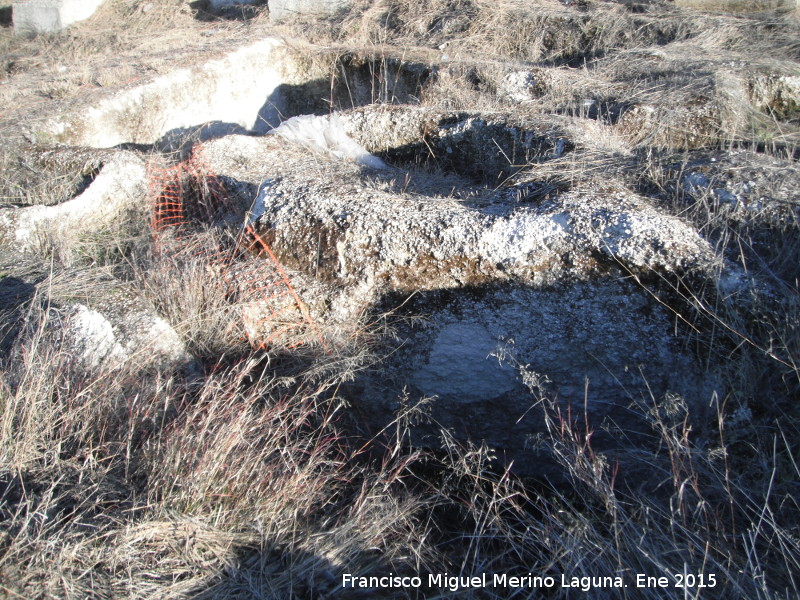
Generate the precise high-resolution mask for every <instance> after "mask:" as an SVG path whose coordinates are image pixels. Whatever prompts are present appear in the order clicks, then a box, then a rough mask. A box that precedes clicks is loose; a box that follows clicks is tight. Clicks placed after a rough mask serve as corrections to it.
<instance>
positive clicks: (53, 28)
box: [12, 0, 103, 34]
mask: <svg viewBox="0 0 800 600" xmlns="http://www.w3.org/2000/svg"><path fill="white" fill-rule="evenodd" d="M102 3H103V0H16V1H15V2H14V4H13V6H12V15H13V20H14V33H16V34H36V33H54V32H57V31H61V30H62V29H65V28H66V27H68V26H69V25H72V24H73V23H76V22H78V21H83V20H84V19H88V18H89V17H91V16H92V15H93V14H94V12H95V11H96V10H97V8H98V7H99V6H100V5H101V4H102Z"/></svg>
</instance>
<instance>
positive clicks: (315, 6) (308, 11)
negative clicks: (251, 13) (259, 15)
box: [269, 0, 350, 22]
mask: <svg viewBox="0 0 800 600" xmlns="http://www.w3.org/2000/svg"><path fill="white" fill-rule="evenodd" d="M349 4H350V0H269V17H270V20H271V21H273V22H280V21H285V20H287V19H291V18H292V17H299V16H325V15H332V14H334V13H335V12H336V11H338V10H341V9H343V8H346V7H347V6H348V5H349Z"/></svg>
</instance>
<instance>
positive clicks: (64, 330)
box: [0, 248, 194, 369]
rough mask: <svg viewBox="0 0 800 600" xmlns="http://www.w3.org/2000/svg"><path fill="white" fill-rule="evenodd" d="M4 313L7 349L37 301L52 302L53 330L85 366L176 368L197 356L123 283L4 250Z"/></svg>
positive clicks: (0, 281) (0, 297)
mask: <svg viewBox="0 0 800 600" xmlns="http://www.w3.org/2000/svg"><path fill="white" fill-rule="evenodd" d="M0 271H1V272H2V275H1V276H0V315H2V317H3V319H2V324H3V327H4V328H5V329H4V331H3V332H2V333H3V338H4V339H3V340H2V345H0V352H6V351H7V350H8V348H9V346H10V344H11V342H12V341H13V340H14V338H15V337H16V336H17V335H18V334H19V333H20V331H21V328H23V327H24V326H25V320H26V318H27V317H28V315H29V311H30V306H31V303H32V302H38V303H39V304H40V305H42V306H47V307H48V331H49V332H50V333H51V334H52V335H53V338H54V341H55V342H56V343H57V344H59V345H60V349H61V351H62V352H63V353H64V356H65V357H68V358H69V359H70V360H75V361H76V362H77V364H78V365H79V366H80V367H81V368H85V369H96V368H105V369H115V368H118V367H120V366H122V365H123V364H124V363H128V365H132V366H133V367H134V368H151V367H155V368H159V369H175V368H185V367H188V366H190V365H191V364H192V362H193V360H194V359H193V357H192V356H191V355H190V354H189V352H188V351H187V350H186V347H185V345H184V343H183V341H182V340H181V339H180V336H179V335H178V334H177V333H176V332H175V330H174V329H173V328H172V327H171V326H170V325H169V324H168V323H167V322H166V321H164V319H162V318H161V317H159V316H158V315H157V314H156V313H155V311H153V309H152V308H151V307H149V306H148V304H147V303H146V302H144V301H143V300H142V299H141V298H140V297H138V296H137V295H136V294H134V293H133V292H132V291H131V290H130V289H128V288H127V287H126V286H125V285H124V284H122V283H120V282H118V281H116V280H114V279H113V278H111V277H109V276H107V275H104V274H102V273H95V272H91V271H87V270H83V269H69V270H63V269H60V270H58V271H54V270H53V267H52V266H49V265H44V264H43V263H41V262H40V261H38V260H36V259H35V258H34V257H32V256H27V255H24V254H19V253H17V252H14V251H12V250H9V249H8V248H4V249H2V250H1V251H0Z"/></svg>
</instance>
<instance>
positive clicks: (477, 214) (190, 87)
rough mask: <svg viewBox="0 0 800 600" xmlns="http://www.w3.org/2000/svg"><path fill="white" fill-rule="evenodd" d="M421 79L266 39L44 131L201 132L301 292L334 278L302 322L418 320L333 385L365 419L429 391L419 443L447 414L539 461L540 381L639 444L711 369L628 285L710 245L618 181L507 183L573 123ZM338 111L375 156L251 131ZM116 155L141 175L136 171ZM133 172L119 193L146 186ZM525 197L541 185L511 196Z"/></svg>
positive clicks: (79, 138)
mask: <svg viewBox="0 0 800 600" xmlns="http://www.w3.org/2000/svg"><path fill="white" fill-rule="evenodd" d="M432 77H435V71H434V70H433V69H431V68H430V67H428V66H425V65H422V64H417V63H409V62H403V61H397V60H386V59H383V58H380V57H358V56H355V55H346V56H339V57H337V58H336V59H335V60H333V59H331V57H330V56H322V57H315V58H314V59H309V58H307V57H303V56H301V55H300V53H297V52H293V51H290V50H289V49H287V48H286V47H285V46H283V45H282V44H281V43H279V42H277V41H275V40H264V41H262V42H258V43H256V44H253V45H251V46H248V47H246V48H243V49H240V50H238V51H237V52H236V53H234V54H232V55H229V56H228V57H225V58H223V59H220V60H218V61H212V62H211V63H207V64H205V65H203V66H202V67H199V68H196V69H193V70H184V71H181V72H178V73H175V74H172V75H170V76H165V77H162V78H160V79H158V80H156V81H154V82H152V83H150V84H147V85H145V86H142V87H138V88H134V89H130V90H126V91H124V92H122V93H120V94H118V95H116V96H110V97H107V98H105V99H103V100H102V101H100V102H99V103H97V104H96V105H95V106H94V107H91V108H89V109H88V110H83V111H81V112H78V113H74V114H73V115H72V116H66V117H63V118H60V119H58V120H57V121H56V122H55V123H54V124H53V126H52V128H51V134H52V135H53V136H54V137H55V139H56V140H58V141H60V142H64V143H70V144H75V145H83V146H92V147H96V148H110V147H115V146H124V145H129V144H138V145H148V146H151V147H152V148H154V149H165V148H174V147H178V146H182V145H184V143H185V142H187V141H188V142H193V141H197V140H206V143H205V144H204V148H203V153H204V157H205V159H206V160H207V163H208V165H209V168H210V169H211V172H212V173H214V174H215V175H217V176H220V177H222V179H221V180H224V181H227V182H228V183H229V184H230V186H232V187H235V188H236V189H237V190H238V193H242V190H245V193H249V194H251V197H253V198H255V200H254V201H253V205H252V207H251V213H252V214H251V216H250V217H249V219H250V221H251V222H252V223H253V225H254V228H255V229H254V230H255V231H257V232H258V235H260V236H261V238H260V239H263V240H265V241H266V242H268V243H269V245H270V246H271V249H272V251H274V253H275V255H276V256H277V258H278V259H279V260H280V261H281V262H282V263H283V266H284V267H286V268H289V269H294V270H296V271H297V272H299V277H301V278H304V280H306V281H312V282H315V283H314V284H309V285H306V286H305V287H301V286H298V289H307V290H310V289H314V286H315V285H316V286H317V289H319V286H327V287H325V289H327V290H329V292H328V295H327V297H323V298H322V299H320V298H310V299H306V298H303V302H304V303H306V304H304V306H303V309H302V310H303V311H308V312H307V316H308V317H309V318H310V317H313V318H314V319H315V320H316V322H317V323H319V324H320V325H321V327H322V328H323V329H324V324H325V323H326V322H331V323H339V324H341V323H345V322H347V321H351V322H352V321H353V320H355V319H356V318H357V316H358V315H359V314H360V313H361V312H363V311H364V309H365V308H367V309H368V310H369V311H372V312H376V313H380V312H383V311H386V310H395V309H397V307H398V306H402V309H397V310H396V311H395V312H396V314H398V315H405V316H408V317H411V316H419V315H423V317H424V319H423V321H422V322H421V323H419V322H418V321H416V320H402V321H401V322H399V323H398V324H397V325H396V327H395V328H394V337H391V338H387V340H386V344H387V355H388V358H386V359H385V360H384V361H382V363H381V364H380V365H379V367H377V368H376V369H375V370H371V371H368V372H366V373H364V374H363V375H361V376H359V377H358V378H357V380H356V381H355V382H354V383H352V384H351V385H350V386H349V388H348V389H347V390H346V393H347V394H349V399H350V400H351V402H352V405H353V406H354V407H355V409H356V410H357V411H358V412H359V414H360V415H361V416H362V418H363V421H364V424H365V426H366V427H367V428H368V429H370V430H373V431H376V432H377V431H380V430H382V429H383V428H384V427H385V426H386V425H387V424H388V423H389V422H391V420H392V418H393V415H394V414H395V413H396V411H397V410H399V409H400V408H401V406H402V405H403V403H404V402H405V400H404V398H407V397H409V396H410V397H411V398H412V399H417V398H421V397H425V398H433V399H434V400H433V401H432V402H431V403H429V404H428V405H427V408H426V413H427V417H426V418H423V419H421V420H420V421H419V422H418V423H417V425H416V426H415V428H414V438H415V440H416V442H417V443H420V444H433V443H435V442H434V441H433V438H435V437H436V436H437V432H438V430H439V428H440V427H444V428H446V429H449V430H451V431H452V432H454V433H455V434H456V435H457V437H459V438H461V439H470V440H474V441H479V440H486V441H487V442H488V443H489V444H490V445H491V446H493V447H495V448H497V449H498V450H500V451H501V453H504V454H505V455H506V457H507V459H508V460H514V461H515V464H516V467H515V468H516V469H517V471H518V472H520V473H524V474H536V473H537V471H540V470H541V464H540V462H539V461H540V459H539V458H537V455H536V448H535V446H536V445H535V443H534V442H535V438H536V436H537V435H538V434H541V433H543V432H544V431H545V421H544V418H543V414H542V405H541V403H539V400H540V399H541V397H542V396H546V397H548V398H550V399H553V400H555V401H556V402H557V403H559V404H560V405H561V406H563V407H564V409H565V410H575V411H576V412H575V414H581V415H584V416H583V417H582V418H581V420H583V419H585V420H586V421H587V422H586V423H584V424H582V427H589V428H592V429H595V430H598V431H601V430H602V431H605V432H606V433H598V435H597V436H596V440H597V444H598V446H597V448H598V449H609V450H614V449H616V450H621V449H623V448H629V449H630V448H634V447H635V446H636V445H637V444H641V443H645V442H646V440H647V439H648V436H647V433H646V430H647V426H646V419H645V417H644V413H645V411H644V409H642V407H643V406H647V407H652V406H653V405H654V404H658V403H660V402H662V401H664V400H665V399H671V401H674V402H678V403H679V404H682V405H683V406H685V407H686V410H687V411H688V413H689V415H690V418H694V416H696V415H695V413H697V412H698V411H701V410H702V407H703V406H704V405H705V404H707V403H708V399H709V398H710V396H711V394H712V393H714V391H715V390H714V382H713V381H712V380H710V379H709V378H708V377H707V376H706V375H705V374H704V373H703V370H702V369H701V368H700V367H699V366H698V365H697V364H696V362H695V361H694V359H693V357H692V356H691V354H690V353H688V352H687V351H686V350H685V349H684V348H682V347H681V346H680V344H679V343H678V340H677V339H676V337H675V326H674V322H673V321H674V319H673V316H672V315H671V314H670V313H669V311H668V310H667V309H666V308H665V307H664V306H662V305H661V304H659V303H658V302H657V301H656V300H655V299H654V297H653V295H652V294H650V293H649V292H647V291H645V290H643V289H642V288H641V287H639V286H637V285H635V284H634V283H632V281H633V279H635V278H636V277H637V276H638V275H640V274H646V273H652V272H658V273H662V274H665V275H669V276H671V275H673V274H681V273H683V272H685V271H694V272H698V273H704V272H707V270H708V269H710V263H711V260H712V257H713V253H712V252H711V249H710V248H709V247H708V246H707V244H705V242H704V241H703V240H702V238H701V237H700V236H699V235H698V234H697V233H696V232H694V231H693V230H691V229H690V228H689V227H688V226H686V225H685V224H684V223H682V222H680V221H679V220H678V219H674V218H672V217H669V216H668V215H664V214H661V213H659V211H657V210H656V209H654V208H653V207H652V206H650V205H648V204H647V203H646V202H645V201H643V200H642V199H641V198H637V197H636V196H635V195H633V194H631V193H630V192H627V191H624V190H620V189H615V188H614V187H613V186H607V187H606V188H605V189H601V188H600V187H597V188H593V189H582V190H572V191H567V190H564V189H560V190H554V191H553V194H552V197H550V196H548V197H547V199H544V200H543V199H542V197H541V196H539V195H538V194H537V192H536V189H535V188H536V186H535V185H533V186H532V185H531V182H530V180H528V183H527V184H526V186H527V187H525V186H519V187H515V184H514V176H515V175H516V174H517V173H518V172H519V171H521V170H528V171H531V169H535V168H536V165H538V164H542V163H545V162H547V161H550V160H554V159H558V158H560V157H562V156H564V155H566V154H568V153H569V152H571V151H572V150H573V148H574V144H573V142H572V141H571V140H570V137H569V135H568V134H567V133H566V132H565V131H564V130H563V129H561V128H560V126H559V122H558V121H554V120H552V119H548V118H541V119H539V120H535V121H532V120H530V119H528V120H519V119H510V118H504V117H499V116H497V115H486V114H481V113H464V112H451V113H448V112H441V111H438V112H437V111H433V110H429V109H424V108H421V107H419V106H415V105H414V104H415V99H416V98H418V97H419V95H420V93H421V91H422V90H423V89H424V87H425V85H426V82H427V81H428V80H429V79H430V78H432ZM376 103H378V104H377V105H376ZM341 109H344V110H341ZM333 110H336V111H338V114H339V117H338V118H339V122H340V123H341V127H342V129H343V131H344V133H346V134H347V135H348V136H349V137H350V138H352V139H353V140H355V141H356V142H358V143H359V144H360V145H361V146H363V147H364V148H365V149H366V150H368V151H369V152H371V153H373V154H375V155H377V156H379V157H380V158H382V159H383V160H384V161H385V162H386V163H387V165H388V166H387V168H386V169H372V168H368V167H366V168H365V167H360V166H358V165H356V164H354V163H351V162H343V161H337V160H336V159H333V158H332V157H330V156H327V155H325V154H324V153H323V154H319V155H310V154H309V152H308V151H307V150H304V149H301V148H299V147H297V146H296V145H293V144H292V143H290V142H288V141H286V140H282V139H279V138H278V137H277V136H261V135H260V134H263V133H265V132H267V131H268V130H269V129H270V128H272V127H274V126H276V125H278V124H279V123H280V122H281V121H283V120H285V119H287V118H289V117H292V116H294V115H300V114H312V113H316V114H328V113H330V112H332V111H333ZM604 110H605V109H604ZM106 168H108V167H106ZM131 170H132V171H131ZM129 171H131V172H134V175H131V177H132V178H134V179H135V178H136V177H141V172H143V168H142V167H141V165H139V166H132V167H129ZM104 172H105V169H104ZM102 175H103V173H101V175H100V177H98V180H99V179H100V178H101V177H102ZM375 181H378V182H384V184H383V185H378V186H377V187H376V185H375ZM388 182H391V183H388ZM92 187H94V186H90V188H89V190H91V189H92ZM142 187H143V186H142V182H139V184H138V187H137V184H136V183H133V184H131V185H130V186H129V188H126V189H131V190H135V193H134V192H131V193H132V194H133V195H136V194H139V198H141V193H142V191H141V190H142ZM456 188H464V189H466V188H470V189H479V190H481V192H480V194H478V195H479V196H480V198H481V202H478V203H475V202H473V203H470V202H467V201H463V200H464V198H463V197H460V196H459V193H458V192H457V190H456ZM531 190H533V191H531ZM448 191H449V193H448ZM256 192H258V193H257V196H256ZM115 193H116V192H115ZM529 197H535V198H537V201H536V202H529V203H527V204H525V203H522V202H520V200H521V199H523V200H524V199H525V198H529ZM239 218H242V215H239ZM631 276H633V278H631ZM409 296H411V300H410V301H409V300H408V298H409ZM304 314H306V313H305V312H304ZM411 322H418V323H419V324H418V325H416V326H411V325H409V324H408V323H411ZM677 398H680V399H681V400H680V401H677V400H676V399H677Z"/></svg>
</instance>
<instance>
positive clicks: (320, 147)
mask: <svg viewBox="0 0 800 600" xmlns="http://www.w3.org/2000/svg"><path fill="white" fill-rule="evenodd" d="M269 133H272V134H275V135H279V136H281V137H282V138H284V139H286V140H289V141H290V142H294V143H296V144H300V145H301V146H302V147H303V148H305V149H307V150H310V151H311V152H319V153H323V154H330V155H331V156H335V157H336V158H340V159H348V160H352V161H355V162H357V163H358V164H360V165H364V166H365V167H371V168H373V169H388V167H387V166H386V163H384V162H383V161H382V160H381V159H380V158H378V157H377V156H373V155H372V154H370V153H369V152H367V151H366V150H365V149H364V147H363V146H361V145H360V144H359V143H358V142H356V141H355V140H354V139H353V138H351V137H350V136H349V135H347V134H346V133H345V131H344V128H343V127H342V124H341V123H340V121H339V117H338V116H336V115H331V116H328V117H326V116H317V115H301V116H299V117H292V118H291V119H288V120H287V121H284V122H283V123H281V124H280V126H279V127H276V128H275V129H273V130H271V131H270V132H269Z"/></svg>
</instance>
